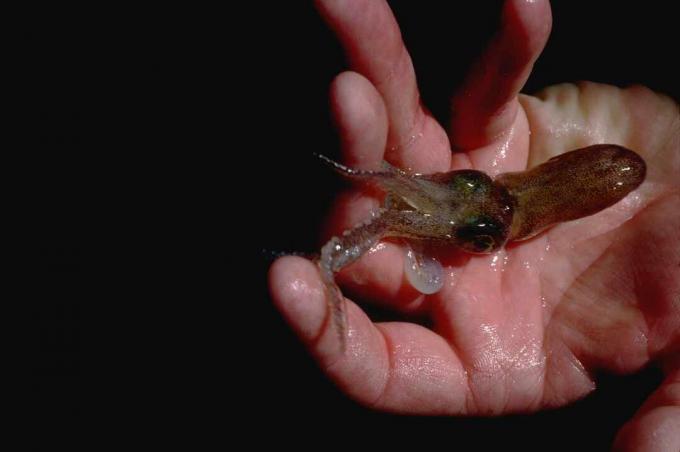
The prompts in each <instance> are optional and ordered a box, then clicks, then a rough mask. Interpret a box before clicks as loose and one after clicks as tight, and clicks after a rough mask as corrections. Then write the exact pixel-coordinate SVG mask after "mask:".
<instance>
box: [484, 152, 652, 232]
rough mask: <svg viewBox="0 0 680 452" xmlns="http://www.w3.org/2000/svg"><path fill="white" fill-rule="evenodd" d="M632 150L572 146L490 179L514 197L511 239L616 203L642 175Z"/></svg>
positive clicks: (641, 165)
mask: <svg viewBox="0 0 680 452" xmlns="http://www.w3.org/2000/svg"><path fill="white" fill-rule="evenodd" d="M645 172H646V165H645V162H644V160H642V158H641V157H640V156H639V155H637V154H636V153H635V152H633V151H631V150H629V149H626V148H624V147H622V146H616V145H613V144H596V145H593V146H588V147H585V148H582V149H576V150H574V151H571V152H567V153H564V154H561V155H558V156H557V157H553V158H551V159H550V160H548V161H547V162H545V163H543V164H541V165H539V166H537V167H535V168H532V169H529V170H526V171H521V172H517V173H505V174H500V175H499V176H498V177H497V178H496V180H495V182H496V183H498V184H500V185H502V186H504V187H505V188H506V189H507V190H508V191H509V192H510V195H511V196H512V197H513V199H514V201H515V214H514V218H513V221H512V228H511V231H510V237H509V239H510V240H525V239H528V238H530V237H533V236H534V235H536V234H538V233H539V232H541V231H542V230H543V229H545V228H547V227H549V226H551V225H553V224H556V223H561V222H564V221H571V220H576V219H578V218H583V217H587V216H589V215H593V214H594V213H597V212H599V211H600V210H603V209H606V208H607V207H609V206H611V205H614V204H616V203H617V202H618V201H620V200H621V199H623V198H624V197H625V196H626V195H627V194H628V193H630V192H631V191H633V190H635V189H636V188H637V187H638V186H639V185H640V184H641V183H642V181H643V180H644V179H645Z"/></svg>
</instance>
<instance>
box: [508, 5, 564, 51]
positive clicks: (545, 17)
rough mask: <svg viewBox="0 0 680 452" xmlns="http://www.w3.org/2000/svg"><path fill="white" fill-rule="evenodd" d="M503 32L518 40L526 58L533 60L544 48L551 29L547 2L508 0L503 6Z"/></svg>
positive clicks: (550, 12)
mask: <svg viewBox="0 0 680 452" xmlns="http://www.w3.org/2000/svg"><path fill="white" fill-rule="evenodd" d="M502 23H503V31H504V33H505V34H508V35H510V37H516V38H520V39H519V42H522V44H523V47H524V49H523V50H524V51H525V52H526V58H527V59H529V60H535V59H536V58H537V57H538V55H539V54H540V52H541V51H542V50H543V47H544V46H545V44H546V42H547V40H548V36H549V35H550V30H551V29H552V11H551V9H550V2H549V1H548V0H508V1H506V2H505V4H504V5H503V18H502Z"/></svg>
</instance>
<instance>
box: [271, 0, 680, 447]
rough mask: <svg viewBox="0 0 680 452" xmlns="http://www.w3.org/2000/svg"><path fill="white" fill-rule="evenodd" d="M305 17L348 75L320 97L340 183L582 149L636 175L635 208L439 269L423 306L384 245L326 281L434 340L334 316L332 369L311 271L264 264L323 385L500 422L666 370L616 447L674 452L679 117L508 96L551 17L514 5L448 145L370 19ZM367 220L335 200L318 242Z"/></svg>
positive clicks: (460, 102)
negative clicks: (655, 444) (341, 161)
mask: <svg viewBox="0 0 680 452" xmlns="http://www.w3.org/2000/svg"><path fill="white" fill-rule="evenodd" d="M318 6H319V9H320V10H321V12H322V13H323V14H324V16H325V17H326V18H327V20H328V21H329V23H330V24H331V26H332V27H333V28H334V29H335V31H336V33H337V34H338V36H339V37H340V39H341V41H342V43H343V45H344V47H345V49H346V51H347V53H348V55H349V57H350V61H351V64H352V68H353V69H354V70H355V71H356V72H348V73H344V74H341V75H340V76H339V77H338V78H337V79H336V81H335V82H334V84H333V88H332V100H333V105H334V109H335V115H336V119H337V122H338V125H339V128H340V131H341V137H342V140H343V143H342V144H343V153H344V158H345V162H346V163H348V164H349V165H351V166H356V167H364V168H370V167H375V166H376V165H377V164H378V163H379V162H380V161H381V160H382V159H383V157H384V158H386V159H387V160H389V161H391V162H392V163H394V164H396V165H398V166H401V167H407V168H411V169H413V170H415V171H418V172H434V171H447V170H450V169H459V168H475V169H479V170H482V171H485V172H487V173H489V174H491V175H496V174H498V173H500V172H506V171H515V170H521V169H524V168H525V167H526V166H527V165H529V166H531V165H535V164H538V163H541V162H543V161H545V160H547V159H548V158H549V157H551V156H553V155H555V154H559V153H561V152H564V151H567V150H570V149H574V148H577V147H583V146H586V145H589V144H593V143H617V144H621V145H624V146H626V147H629V148H631V149H633V150H635V151H636V152H638V153H640V154H641V155H642V156H643V158H645V160H646V162H647V165H648V176H647V180H646V182H645V183H644V184H643V185H642V186H641V187H640V188H639V189H638V190H637V191H636V192H634V193H632V194H631V195H630V196H628V197H627V198H626V199H624V200H623V201H622V202H620V203H618V204H617V205H616V206H614V207H612V208H610V209H607V210H606V211H603V212H600V213H599V214H597V215H594V216H592V217H588V218H584V219H581V220H578V221H575V222H571V223H566V224H562V225H559V226H557V227H555V228H553V229H551V230H549V231H548V232H546V233H544V234H542V235H540V236H538V237H536V238H535V239H533V240H531V241H529V242H525V243H520V244H515V245H512V246H508V247H506V249H505V250H502V251H500V252H498V253H495V254H493V255H490V256H469V255H461V254H459V253H457V252H450V251H447V252H443V254H442V256H439V257H440V259H441V260H442V261H443V263H444V264H445V265H446V270H447V279H446V281H445V286H444V288H443V289H442V291H440V292H439V293H437V294H435V295H432V296H427V297H425V296H422V295H419V294H417V293H415V292H414V291H413V290H411V289H410V288H409V287H408V285H407V283H405V282H404V281H405V279H404V276H403V257H402V256H403V252H402V250H401V249H400V247H399V246H398V245H396V244H394V243H389V242H384V243H382V244H381V245H380V246H379V247H377V250H376V251H375V252H373V253H371V254H369V255H367V256H364V257H363V258H362V259H361V260H360V261H359V262H357V263H356V264H354V265H353V266H351V267H348V268H347V269H346V270H345V271H344V272H342V273H341V274H340V275H339V281H340V282H341V285H342V286H343V288H344V289H346V290H349V291H351V292H352V293H353V294H356V295H357V296H359V297H361V298H362V299H366V300H369V301H372V302H375V303H379V304H381V305H382V306H386V307H389V308H391V309H394V310H395V311H397V312H401V313H405V314H416V313H417V314H420V315H423V316H427V317H429V318H430V319H431V322H432V324H433V329H432V330H430V329H427V328H424V327H422V326H419V325H417V324H413V323H375V324H374V323H372V322H371V321H370V320H369V319H368V318H367V317H366V316H365V314H364V313H363V312H362V311H361V310H360V308H358V307H357V306H356V305H354V304H353V303H352V302H350V301H347V304H348V309H347V310H348V326H349V336H348V337H347V347H348V349H347V352H346V353H345V354H339V348H338V347H337V342H336V341H337V337H336V336H335V334H334V333H335V332H334V330H333V329H332V324H330V323H328V322H327V307H326V303H325V299H324V296H323V285H322V284H321V282H320V280H319V277H318V273H317V269H316V267H315V266H314V265H313V264H311V263H310V262H308V261H305V260H302V259H298V258H284V259H281V260H279V261H278V262H276V263H275V264H274V266H273V267H272V270H271V274H270V283H271V288H272V295H273V297H274V300H275V302H276V304H277V306H278V307H279V308H280V309H281V310H282V312H283V314H284V316H285V317H286V318H287V319H288V320H289V322H290V323H291V325H292V326H293V328H294V329H295V330H296V331H297V332H298V333H299V334H300V336H301V337H302V339H303V340H304V341H305V342H306V343H307V344H308V346H309V348H310V350H311V351H312V353H313V354H314V355H315V356H316V357H317V359H318V360H319V362H320V364H321V366H322V368H324V369H325V371H326V372H327V374H328V375H329V377H330V378H332V379H333V380H334V381H336V382H337V384H338V385H339V386H340V387H341V388H342V389H343V390H344V391H345V392H346V393H347V394H349V395H350V396H352V397H353V398H355V399H356V400H357V401H359V402H360V403H363V404H365V405H369V406H372V407H375V408H377V409H382V410H389V411H398V412H406V413H428V414H500V413H507V412H527V411H535V410H539V409H542V408H546V407H554V406H560V405H563V404H566V403H568V402H570V401H573V400H575V399H577V398H580V397H582V396H584V395H585V394H587V393H588V392H589V391H591V390H592V389H593V388H594V380H593V377H592V373H593V372H595V371H597V370H607V371H612V372H619V373H630V372H634V371H636V370H638V369H640V368H641V367H643V366H644V365H646V364H647V363H648V362H649V361H651V360H663V361H664V365H665V366H666V373H667V379H666V381H665V382H664V385H663V386H662V387H661V388H659V390H658V391H657V392H656V393H655V395H653V396H652V397H651V398H650V399H649V401H648V402H647V406H646V407H643V408H642V409H641V411H640V412H639V413H638V415H637V416H636V417H635V418H634V419H633V420H632V421H631V422H630V423H629V424H627V426H626V427H625V428H624V429H623V430H622V433H621V436H620V444H621V445H623V444H629V445H630V444H635V443H634V441H640V442H643V441H646V440H651V438H656V440H659V438H662V439H665V440H666V441H680V439H679V438H677V437H673V436H672V435H673V434H675V435H677V434H678V433H677V432H678V431H680V429H679V428H678V427H675V430H674V429H673V428H672V427H671V426H672V425H673V423H675V424H674V425H676V426H677V425H678V424H679V423H680V413H679V412H680V408H679V407H678V402H677V396H673V395H672V391H673V390H674V386H673V384H675V388H677V386H678V384H680V370H678V368H679V363H678V358H677V354H678V341H679V336H678V331H679V330H680V328H679V326H680V325H679V324H680V318H679V315H680V314H679V311H680V309H679V308H680V300H679V297H680V273H679V271H680V270H679V263H680V246H678V244H679V243H680V233H679V231H680V218H679V214H678V212H679V211H680V187H679V186H678V180H679V173H680V152H679V151H678V147H679V145H680V141H679V140H680V138H679V137H680V129H679V128H680V124H679V120H678V109H677V105H676V104H675V103H673V102H672V101H670V100H669V99H667V98H665V97H663V96H659V95H657V94H655V93H652V92H650V91H649V90H646V89H644V88H641V87H634V88H629V89H626V90H621V89H618V88H615V87H611V86H605V85H596V84H581V85H578V86H575V85H560V86H555V87H551V88H548V89H546V90H545V91H543V92H542V93H541V94H540V95H539V96H538V97H528V96H521V95H520V96H517V93H518V91H519V89H520V88H521V87H522V85H523V84H524V82H525V80H526V78H527V77H528V74H529V71H530V69H531V66H532V64H533V61H534V60H535V58H536V57H537V56H538V54H539V53H540V51H541V49H542V47H543V45H544V43H545V40H546V38H547V35H548V33H549V29H550V10H549V5H548V4H547V2H543V1H537V2H533V3H529V2H524V1H522V2H519V1H511V2H507V3H506V5H505V11H504V21H503V24H504V26H503V29H502V30H501V32H500V34H499V37H498V38H496V40H495V41H494V42H493V43H492V44H491V46H490V48H489V50H488V51H487V53H486V54H485V55H484V56H483V57H482V60H481V61H482V63H480V64H478V65H477V67H476V68H474V69H473V71H472V72H471V74H470V76H469V77H468V81H467V82H466V83H465V85H464V86H463V87H462V88H461V90H460V94H458V95H457V96H456V98H455V99H454V101H453V109H454V115H453V119H452V124H451V127H450V133H449V134H447V133H446V132H445V131H444V129H443V128H441V127H440V126H439V124H437V122H436V121H435V120H434V119H433V118H432V117H431V116H429V115H428V113H427V112H426V111H424V110H423V109H422V107H421V106H420V102H419V96H418V93H417V88H416V84H415V76H414V73H413V68H412V66H411V63H410V58H409V56H408V53H407V52H406V50H405V48H404V46H403V43H402V42H401V39H400V36H399V32H398V28H397V25H396V23H395V22H394V19H393V17H392V15H391V13H390V11H389V9H388V7H387V6H386V5H385V4H384V3H382V2H376V1H352V2H350V1H325V2H319V3H318ZM452 148H453V149H454V150H456V151H461V152H456V153H455V154H452V153H451V149H452ZM385 149H387V152H386V153H385V154H384V150H385ZM377 204H378V200H377V199H375V198H374V197H371V196H370V194H369V193H364V192H361V191H354V192H352V193H350V194H347V195H344V196H342V197H341V199H339V200H338V204H337V207H336V210H335V212H334V214H333V216H332V220H331V232H332V233H338V232H340V231H342V230H343V229H346V228H348V227H351V226H352V225H354V224H356V223H357V222H358V221H360V220H362V219H364V218H365V217H366V216H367V214H368V212H369V211H370V210H373V209H374V208H375V207H377ZM674 354H675V355H674ZM674 356H675V357H674ZM673 360H674V361H673ZM674 382H675V383H674ZM675 391H677V389H675ZM663 426H665V430H664V429H663ZM654 432H662V433H661V435H656V436H654V435H652V433H654ZM663 432H665V436H664V433H663ZM627 438H628V439H627ZM631 438H632V439H631ZM676 448H677V447H676ZM670 450H672V449H670Z"/></svg>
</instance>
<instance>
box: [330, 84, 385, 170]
mask: <svg viewBox="0 0 680 452" xmlns="http://www.w3.org/2000/svg"><path fill="white" fill-rule="evenodd" d="M330 102H331V109H332V111H333V117H334V120H335V124H336V127H337V128H338V131H339V133H340V139H341V146H342V153H343V160H344V162H345V163H346V164H347V165H350V166H354V167H358V168H363V169H375V168H377V167H378V166H379V165H380V162H381V161H382V159H383V153H384V150H385V145H386V143H387V132H388V127H387V124H388V122H387V110H386V108H385V103H384V102H383V99H382V97H381V96H380V94H379V93H378V90H377V89H376V88H375V87H374V86H373V84H372V83H371V82H370V81H369V80H368V79H367V78H366V77H364V76H363V75H361V74H359V73H357V72H352V71H346V72H343V73H341V74H339V75H338V76H337V77H336V78H335V79H334V80H333V83H332V84H331V89H330Z"/></svg>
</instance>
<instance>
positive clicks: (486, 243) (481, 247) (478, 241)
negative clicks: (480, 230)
mask: <svg viewBox="0 0 680 452" xmlns="http://www.w3.org/2000/svg"><path fill="white" fill-rule="evenodd" d="M471 245H472V247H473V249H474V251H475V252H477V253H488V252H490V251H491V250H493V248H494V246H495V245H496V241H495V240H494V239H493V237H491V236H490V235H478V236H476V237H475V238H474V239H473V240H472V243H471Z"/></svg>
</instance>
